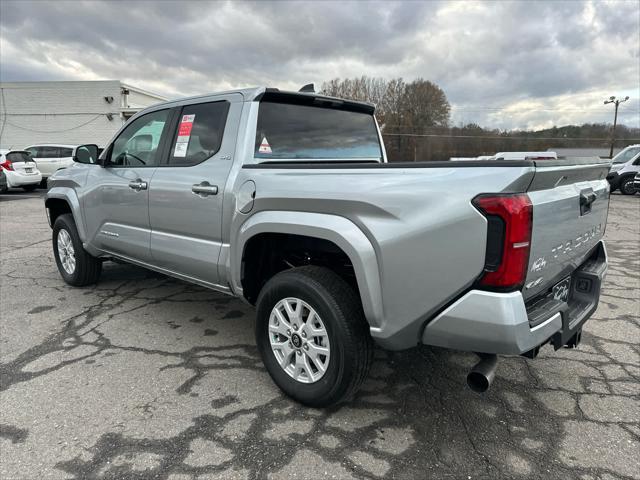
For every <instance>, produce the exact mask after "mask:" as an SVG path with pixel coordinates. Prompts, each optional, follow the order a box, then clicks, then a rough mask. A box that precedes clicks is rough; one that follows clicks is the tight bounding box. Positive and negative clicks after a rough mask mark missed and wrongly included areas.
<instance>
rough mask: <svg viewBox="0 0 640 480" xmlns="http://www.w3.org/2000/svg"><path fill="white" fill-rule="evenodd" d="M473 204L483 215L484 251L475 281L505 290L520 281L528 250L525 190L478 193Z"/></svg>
mask: <svg viewBox="0 0 640 480" xmlns="http://www.w3.org/2000/svg"><path fill="white" fill-rule="evenodd" d="M473 205H474V206H475V207H476V208H477V209H478V210H480V211H481V212H482V214H483V215H484V216H485V217H486V218H487V223H488V226H489V228H488V232H487V254H486V259H485V268H484V273H483V275H482V277H481V278H480V280H479V282H478V283H479V285H480V286H483V287H488V288H491V289H496V290H501V291H506V290H519V289H520V288H522V286H523V285H524V281H525V279H526V277H527V267H528V265H529V251H530V250H531V223H532V217H533V206H532V205H531V200H529V197H528V196H527V194H515V195H492V194H489V195H479V196H477V197H476V198H474V199H473Z"/></svg>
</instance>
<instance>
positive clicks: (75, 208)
mask: <svg viewBox="0 0 640 480" xmlns="http://www.w3.org/2000/svg"><path fill="white" fill-rule="evenodd" d="M51 199H58V200H64V201H65V202H67V204H68V205H69V207H70V208H71V214H72V215H73V221H74V222H75V224H76V228H77V229H78V235H79V236H80V240H82V243H83V244H85V243H86V242H87V231H86V228H85V224H84V218H83V217H82V212H81V209H80V200H79V199H78V195H77V194H76V191H75V190H74V189H73V188H70V187H52V188H50V189H49V191H48V192H47V194H46V195H45V201H44V204H45V207H47V202H48V201H49V200H51ZM47 208H48V207H47ZM47 217H48V215H47ZM49 224H51V220H50V219H49ZM51 226H52V227H53V225H51Z"/></svg>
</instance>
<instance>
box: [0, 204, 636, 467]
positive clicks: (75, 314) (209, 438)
mask: <svg viewBox="0 0 640 480" xmlns="http://www.w3.org/2000/svg"><path fill="white" fill-rule="evenodd" d="M4 197H8V196H3V199H2V200H1V201H0V254H1V267H0V268H1V272H0V282H1V284H0V308H1V310H0V319H1V320H0V478H2V479H3V480H10V479H25V478H40V479H57V478H76V479H80V478H132V479H146V478H154V479H155V478H162V479H170V480H187V479H214V478H220V479H235V478H238V479H243V478H267V479H280V478H283V479H289V478H298V479H304V478H308V479H317V478H345V479H351V478H356V479H359V478H372V479H378V478H398V479H416V478H456V479H457V478H466V479H468V478H471V479H481V478H487V479H488V478H519V477H527V478H545V479H547V478H551V479H567V478H576V479H583V480H590V479H593V480H595V479H617V478H640V347H639V345H640V263H639V262H640V197H639V196H637V195H636V196H634V197H623V196H621V195H615V194H614V195H612V198H611V205H610V214H609V223H608V226H607V232H606V238H607V248H608V252H609V255H610V266H609V273H608V276H607V279H606V282H605V286H604V290H603V294H602V297H601V303H600V306H599V308H598V310H597V312H596V313H595V315H594V317H593V318H592V319H591V320H590V321H589V322H587V324H586V327H585V330H584V335H583V341H582V344H581V345H580V348H579V349H577V350H566V349H563V350H559V351H557V352H554V351H553V349H552V348H551V347H548V346H547V347H545V348H543V349H542V351H541V354H540V355H539V357H538V358H537V359H535V360H528V359H525V358H502V359H501V361H500V362H499V365H498V370H497V378H496V381H495V383H494V385H493V387H492V389H491V390H490V391H489V392H488V393H487V394H484V395H478V394H475V393H473V392H471V391H470V390H469V389H468V388H466V385H465V376H466V373H467V371H468V369H469V368H470V367H471V366H472V365H473V363H474V362H475V357H474V356H473V355H471V354H466V353H460V352H451V351H447V350H444V349H437V348H426V347H424V348H416V349H414V350H410V351H406V352H400V353H391V352H385V351H382V350H378V351H377V352H376V361H375V363H374V365H373V368H372V370H371V374H370V376H369V378H368V380H367V381H366V383H365V385H364V386H363V388H362V389H361V391H360V392H359V394H358V395H357V397H356V398H355V399H354V400H353V401H352V402H350V403H348V404H345V405H342V406H341V407H337V408H332V409H328V410H314V409H309V408H305V407H302V406H300V405H298V404H296V403H294V402H292V401H291V400H289V399H287V398H286V397H284V396H283V395H282V394H281V393H280V391H279V390H278V389H277V387H275V385H274V384H273V383H272V382H271V379H270V378H269V376H268V374H267V373H266V371H265V370H264V369H263V367H262V364H261V362H260V359H259V357H258V354H257V351H256V348H255V344H254V340H253V309H252V308H251V307H249V306H247V305H245V304H243V303H242V302H240V301H239V300H236V299H233V298H231V297H227V296H224V295H222V294H218V293H215V292H212V291H208V290H205V289H203V288H200V287H196V286H192V285H189V284H186V283H183V282H180V281H177V280H173V279H171V278H168V277H165V276H162V275H159V274H156V273H153V272H149V271H146V270H144V269H141V268H137V267H133V266H129V265H123V264H117V263H111V262H109V263H105V265H104V267H105V268H104V271H103V275H102V279H101V281H100V282H99V283H98V284H97V285H96V286H93V287H88V288H72V287H69V286H67V285H66V284H65V283H63V281H62V279H61V278H60V276H59V275H58V272H57V269H56V266H55V262H54V260H53V255H52V251H51V244H50V236H51V232H50V229H49V226H48V225H47V221H46V216H45V212H44V207H43V203H42V200H41V199H39V198H33V197H34V195H25V196H24V198H21V197H20V194H17V193H16V194H11V199H12V201H5V200H6V198H4Z"/></svg>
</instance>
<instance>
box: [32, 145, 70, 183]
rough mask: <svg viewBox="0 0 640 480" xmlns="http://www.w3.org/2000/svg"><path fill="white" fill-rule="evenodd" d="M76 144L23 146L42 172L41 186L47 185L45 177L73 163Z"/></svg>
mask: <svg viewBox="0 0 640 480" xmlns="http://www.w3.org/2000/svg"><path fill="white" fill-rule="evenodd" d="M76 148H77V145H58V144H41V145H32V146H30V147H27V148H25V151H27V152H29V153H30V154H31V157H32V158H33V159H34V160H35V161H36V164H37V165H38V170H40V173H42V182H41V184H40V186H41V187H46V186H47V179H48V178H49V177H50V176H51V175H53V174H54V173H55V172H57V171H58V170H60V169H62V168H67V167H70V166H71V165H73V156H74V155H75V153H76Z"/></svg>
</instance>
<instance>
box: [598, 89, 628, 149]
mask: <svg viewBox="0 0 640 480" xmlns="http://www.w3.org/2000/svg"><path fill="white" fill-rule="evenodd" d="M627 100H629V97H628V96H626V97H624V98H623V99H622V100H618V99H616V97H615V96H612V97H609V99H608V100H605V101H604V104H605V105H606V104H608V103H613V104H614V105H615V106H616V111H615V114H614V116H613V130H612V131H611V150H609V158H613V144H614V143H615V141H616V125H617V124H618V107H619V106H620V104H621V103H624V102H626V101H627Z"/></svg>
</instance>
